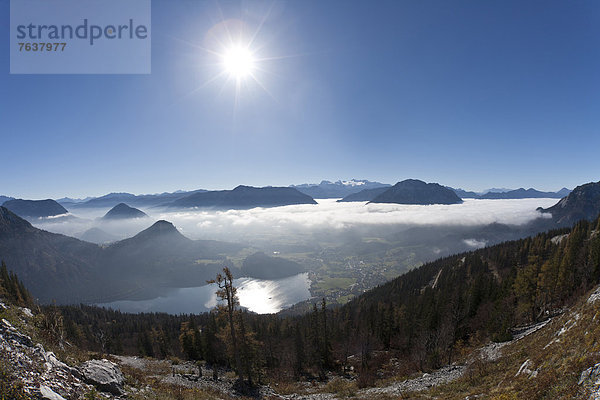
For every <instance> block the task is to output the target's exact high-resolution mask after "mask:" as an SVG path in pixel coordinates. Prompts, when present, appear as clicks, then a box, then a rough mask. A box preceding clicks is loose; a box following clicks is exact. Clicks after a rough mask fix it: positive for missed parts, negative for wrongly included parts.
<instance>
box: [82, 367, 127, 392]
mask: <svg viewBox="0 0 600 400" xmlns="http://www.w3.org/2000/svg"><path fill="white" fill-rule="evenodd" d="M80 370H81V374H82V375H83V379H84V381H85V382H86V383H89V384H91V385H94V386H96V387H97V388H98V389H100V390H101V391H103V392H109V393H112V394H114V395H117V396H121V395H123V394H125V392H124V390H123V381H124V380H125V379H124V378H123V374H122V373H121V370H120V369H119V367H118V366H117V364H115V363H113V362H110V361H108V360H105V359H103V360H91V361H86V362H85V363H83V365H82V366H81V368H80Z"/></svg>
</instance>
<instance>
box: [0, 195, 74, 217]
mask: <svg viewBox="0 0 600 400" xmlns="http://www.w3.org/2000/svg"><path fill="white" fill-rule="evenodd" d="M2 206H3V207H6V208H7V209H9V210H10V211H12V212H14V213H15V214H17V215H18V216H20V217H23V218H40V217H53V216H56V215H62V214H67V213H68V211H67V210H66V209H65V208H64V207H63V206H61V205H60V204H58V203H57V202H56V201H54V200H51V199H47V200H22V199H16V200H8V201H6V202H4V204H2Z"/></svg>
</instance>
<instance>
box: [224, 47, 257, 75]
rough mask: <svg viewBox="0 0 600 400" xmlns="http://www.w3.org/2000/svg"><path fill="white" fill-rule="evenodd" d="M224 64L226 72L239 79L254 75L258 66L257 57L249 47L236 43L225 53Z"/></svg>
mask: <svg viewBox="0 0 600 400" xmlns="http://www.w3.org/2000/svg"><path fill="white" fill-rule="evenodd" d="M222 64H223V68H224V70H225V72H226V73H227V74H229V76H230V77H231V78H233V79H235V80H238V81H239V80H241V79H244V78H247V77H248V76H252V73H253V72H254V69H255V68H256V59H255V57H254V55H253V54H252V52H251V51H250V50H249V49H248V48H247V47H243V46H239V45H234V46H231V47H230V48H228V49H226V50H225V52H224V53H223V55H222Z"/></svg>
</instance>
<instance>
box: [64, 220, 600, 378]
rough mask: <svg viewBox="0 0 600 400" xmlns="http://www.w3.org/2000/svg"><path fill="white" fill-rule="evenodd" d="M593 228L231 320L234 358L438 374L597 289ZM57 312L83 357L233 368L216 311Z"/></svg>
mask: <svg viewBox="0 0 600 400" xmlns="http://www.w3.org/2000/svg"><path fill="white" fill-rule="evenodd" d="M599 231H600V221H599V220H596V221H595V222H591V223H590V222H587V221H582V222H579V223H578V224H577V225H576V226H575V227H574V228H573V229H562V230H554V231H550V232H547V233H542V234H539V235H537V236H535V237H531V238H527V239H523V240H518V241H512V242H506V243H502V244H499V245H496V246H493V247H489V248H484V249H480V250H477V251H473V252H469V253H463V254H459V255H455V256H451V257H447V258H444V259H440V260H437V261H435V262H431V263H428V264H426V265H423V266H422V267H420V268H418V269H415V270H413V271H411V272H409V273H407V274H405V275H403V276H401V277H399V278H397V279H395V280H393V281H391V282H389V283H387V284H385V285H382V286H380V287H377V288H375V289H373V290H371V291H369V292H367V293H365V294H364V295H363V296H360V297H358V298H356V299H354V300H353V301H351V302H349V303H348V304H347V305H345V306H343V307H340V308H335V309H329V308H327V307H326V304H324V302H320V301H317V302H315V305H314V309H313V312H311V313H309V314H307V315H304V316H301V317H281V316H278V315H256V314H251V313H247V312H240V311H236V312H235V314H234V315H233V321H234V322H235V323H234V330H236V332H237V333H238V336H237V340H238V341H239V343H238V345H239V346H240V348H239V349H238V350H236V351H240V352H242V351H245V352H247V353H246V354H248V357H250V358H251V359H252V369H253V370H252V372H251V374H253V375H254V376H255V377H258V378H260V377H261V376H263V377H264V376H271V377H276V378H277V379H284V380H287V379H296V378H299V377H301V376H305V377H321V378H323V377H324V376H325V373H326V372H327V371H334V372H339V373H341V372H343V371H348V370H349V369H348V368H350V367H353V369H354V371H358V377H359V382H360V383H361V384H362V385H368V384H370V383H373V381H374V379H375V377H376V375H375V374H376V371H378V370H380V368H381V367H382V366H383V365H384V364H386V363H388V362H389V360H390V359H392V358H395V359H397V360H401V363H400V364H401V365H402V366H403V367H402V368H403V372H404V373H410V372H411V371H418V370H421V371H423V370H428V369H433V368H437V367H440V366H442V365H444V364H446V363H450V362H452V361H453V360H454V359H455V357H456V355H457V353H458V350H460V349H462V348H464V347H466V346H476V345H479V344H481V343H485V342H486V341H488V340H490V339H491V340H493V341H504V340H508V339H510V338H511V328H512V327H514V326H517V325H521V324H524V323H528V322H534V321H540V320H543V319H545V318H547V317H549V316H551V315H553V314H556V313H559V312H560V311H561V309H563V308H564V307H566V306H568V305H570V304H572V302H573V301H574V300H575V299H577V298H578V296H580V295H581V294H583V293H585V292H586V291H587V290H588V289H589V288H591V287H592V286H593V285H595V284H597V283H598V281H599V278H600V234H598V232H599ZM61 310H62V313H63V315H64V317H65V329H66V333H67V337H70V338H71V340H73V341H74V342H75V343H77V344H79V345H81V346H83V347H86V348H89V349H93V350H98V351H110V352H115V353H127V354H141V355H153V356H157V357H167V356H180V357H185V358H190V359H199V360H206V361H207V362H208V363H211V364H212V363H214V364H217V365H223V366H227V365H229V366H234V365H235V360H234V353H233V350H232V347H231V346H232V343H231V338H230V333H231V330H230V329H231V328H230V327H229V326H230V325H229V322H228V316H227V313H224V312H223V310H221V311H219V310H215V311H213V312H211V313H207V314H203V315H198V316H170V315H166V314H139V315H130V314H123V313H120V312H116V311H107V310H103V309H98V308H94V307H86V306H81V307H63V308H61ZM243 338H249V339H248V340H246V339H243Z"/></svg>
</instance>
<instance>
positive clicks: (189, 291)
mask: <svg viewBox="0 0 600 400" xmlns="http://www.w3.org/2000/svg"><path fill="white" fill-rule="evenodd" d="M233 282H234V286H235V287H236V288H237V295H238V298H239V300H240V305H242V306H243V307H246V308H248V309H249V310H250V311H253V312H255V313H258V314H271V313H276V312H279V311H281V310H283V309H285V308H288V307H290V306H292V305H294V304H296V303H299V302H301V301H304V300H307V299H309V298H310V291H309V288H310V280H309V279H308V274H307V273H303V274H298V275H294V276H290V277H288V278H283V279H277V280H264V279H254V278H238V279H234V281H233ZM216 291H217V286H216V284H211V285H204V286H199V287H192V288H177V289H170V290H169V291H168V292H167V293H166V294H165V295H164V296H160V297H157V298H154V299H150V300H119V301H113V302H110V303H101V304H97V305H98V306H100V307H107V308H113V309H115V310H120V311H123V312H131V313H140V312H166V313H169V314H199V313H202V312H205V311H209V310H210V309H212V308H214V307H215V306H216V305H217V296H216V294H215V292H216Z"/></svg>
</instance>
